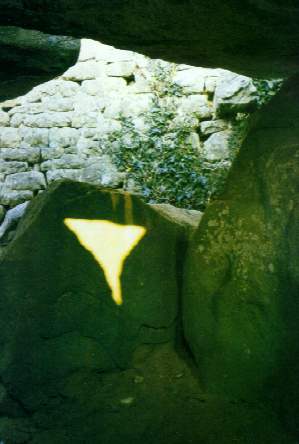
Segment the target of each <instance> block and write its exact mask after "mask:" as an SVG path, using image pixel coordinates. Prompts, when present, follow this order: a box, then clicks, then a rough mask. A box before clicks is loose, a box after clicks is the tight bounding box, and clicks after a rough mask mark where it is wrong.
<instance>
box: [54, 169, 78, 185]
mask: <svg viewBox="0 0 299 444" xmlns="http://www.w3.org/2000/svg"><path fill="white" fill-rule="evenodd" d="M79 176H80V170H78V169H76V170H72V169H67V170H52V171H47V173H46V177H47V182H48V183H51V182H55V181H56V180H60V179H71V180H79Z"/></svg>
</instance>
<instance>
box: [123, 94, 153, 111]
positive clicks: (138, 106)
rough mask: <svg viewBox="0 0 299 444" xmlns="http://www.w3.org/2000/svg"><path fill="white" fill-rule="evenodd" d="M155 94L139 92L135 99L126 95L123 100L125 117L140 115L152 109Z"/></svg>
mask: <svg viewBox="0 0 299 444" xmlns="http://www.w3.org/2000/svg"><path fill="white" fill-rule="evenodd" d="M154 97H155V96H154V94H138V95H137V96H136V97H134V100H132V98H130V97H127V96H126V97H124V98H123V100H122V114H123V115H124V116H125V117H131V116H138V115H140V114H142V113H145V112H147V111H149V110H150V108H151V106H152V103H153V99H154Z"/></svg>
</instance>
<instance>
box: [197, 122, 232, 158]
mask: <svg viewBox="0 0 299 444" xmlns="http://www.w3.org/2000/svg"><path fill="white" fill-rule="evenodd" d="M230 137H231V131H228V130H226V131H219V132H218V133H214V134H212V135H211V136H210V137H209V138H208V139H207V140H206V141H205V142H204V145H203V150H204V156H205V158H206V159H207V160H209V161H214V160H215V161H219V160H222V159H227V158H229V156H230V147H229V140H230Z"/></svg>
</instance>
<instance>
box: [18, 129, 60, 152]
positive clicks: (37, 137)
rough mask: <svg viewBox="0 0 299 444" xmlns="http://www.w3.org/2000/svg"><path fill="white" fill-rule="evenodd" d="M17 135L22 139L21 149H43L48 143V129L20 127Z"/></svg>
mask: <svg viewBox="0 0 299 444" xmlns="http://www.w3.org/2000/svg"><path fill="white" fill-rule="evenodd" d="M56 131H57V130H56ZM19 133H20V136H21V138H22V141H21V144H20V147H21V148H30V147H43V146H47V145H48V143H49V130H48V128H29V127H22V128H20V129H19Z"/></svg>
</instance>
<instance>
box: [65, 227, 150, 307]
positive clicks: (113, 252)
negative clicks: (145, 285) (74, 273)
mask: <svg viewBox="0 0 299 444" xmlns="http://www.w3.org/2000/svg"><path fill="white" fill-rule="evenodd" d="M64 223H65V225H66V226H67V227H68V229H69V230H71V231H72V232H73V233H74V234H75V235H76V236H77V238H78V240H79V242H80V244H81V245H82V246H83V247H84V248H85V249H86V250H88V251H89V252H90V253H91V254H92V255H93V257H94V258H95V260H96V261H97V262H98V264H100V266H101V267H102V269H103V271H104V274H105V277H106V280H107V283H108V285H109V287H110V288H111V291H112V298H113V299H114V301H115V302H116V304H118V305H120V304H121V303H122V291H121V282H120V277H121V273H122V270H123V265H124V261H125V259H126V258H127V257H128V256H129V254H130V253H131V251H132V250H133V248H134V247H136V245H137V244H138V243H139V242H140V240H141V239H142V237H143V236H144V235H145V233H146V229H145V228H144V227H141V226H139V225H120V224H116V223H114V222H110V221H107V220H87V219H70V218H66V219H64Z"/></svg>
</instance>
